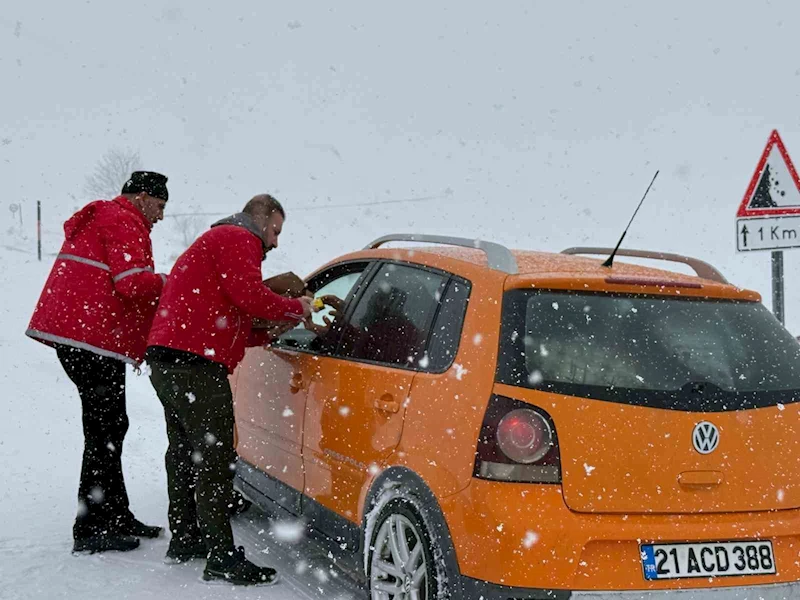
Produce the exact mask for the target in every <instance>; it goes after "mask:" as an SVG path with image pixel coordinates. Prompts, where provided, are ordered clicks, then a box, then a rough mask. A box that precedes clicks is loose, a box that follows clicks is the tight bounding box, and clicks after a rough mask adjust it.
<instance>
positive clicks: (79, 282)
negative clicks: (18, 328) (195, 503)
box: [26, 171, 168, 552]
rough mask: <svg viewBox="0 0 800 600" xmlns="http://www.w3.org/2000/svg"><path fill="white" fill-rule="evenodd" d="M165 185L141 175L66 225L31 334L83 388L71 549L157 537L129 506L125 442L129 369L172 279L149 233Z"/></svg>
mask: <svg viewBox="0 0 800 600" xmlns="http://www.w3.org/2000/svg"><path fill="white" fill-rule="evenodd" d="M166 183H167V178H166V177H165V176H164V175H161V174H159V173H153V172H148V171H137V172H135V173H133V174H132V175H131V178H130V179H129V180H128V181H127V182H126V183H125V184H124V186H123V188H122V193H121V195H120V196H118V197H116V198H114V199H113V200H97V201H95V202H91V203H90V204H88V205H86V206H85V207H83V208H82V209H81V210H79V211H78V212H77V213H75V214H74V215H72V217H70V219H69V220H67V222H66V223H65V224H64V234H65V237H66V239H65V240H64V244H63V245H62V246H61V252H60V253H59V254H58V256H57V257H56V261H55V264H54V265H53V268H52V270H51V271H50V276H49V277H48V279H47V283H46V284H45V286H44V290H43V291H42V294H41V296H40V298H39V302H38V303H37V305H36V309H35V311H34V313H33V317H32V318H31V322H30V325H29V327H28V330H27V332H26V334H27V335H28V336H30V337H31V338H33V339H35V340H37V341H39V342H42V343H44V344H47V345H49V346H52V347H54V348H55V349H56V353H57V355H58V359H59V361H60V362H61V365H62V366H63V367H64V370H65V371H66V373H67V375H68V376H69V378H70V379H71V380H72V381H73V383H74V384H75V385H76V387H77V388H78V394H79V395H80V398H81V407H82V414H83V436H84V449H83V464H82V467H81V478H80V485H79V488H78V504H79V509H78V516H77V517H76V519H75V524H74V526H73V530H72V531H73V538H74V546H73V550H74V551H78V552H80V551H89V552H102V551H105V550H133V549H134V548H136V547H138V546H139V539H138V538H139V537H150V538H154V537H158V535H159V533H160V532H161V531H162V528H161V527H151V526H148V525H144V524H143V523H141V522H140V521H138V520H137V519H135V518H134V516H133V514H132V513H131V511H130V509H129V508H128V494H127V491H126V489H125V480H124V478H123V475H122V443H123V440H124V439H125V433H126V432H127V430H128V416H127V413H126V409H125V363H129V364H132V365H138V364H139V363H140V362H141V361H142V359H143V356H144V351H145V349H146V342H147V333H148V332H149V330H150V324H151V322H152V319H153V315H154V313H155V307H156V303H157V302H158V297H159V295H160V294H161V288H162V287H163V284H164V279H165V277H164V276H163V275H158V274H156V273H155V272H154V268H153V251H152V246H151V243H150V230H151V229H152V227H153V224H155V223H157V222H158V221H160V220H161V219H162V218H163V217H164V205H165V203H166V202H167V197H168V194H167V186H166Z"/></svg>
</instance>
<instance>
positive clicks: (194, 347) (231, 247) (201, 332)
mask: <svg viewBox="0 0 800 600" xmlns="http://www.w3.org/2000/svg"><path fill="white" fill-rule="evenodd" d="M264 256H265V254H264V248H263V242H262V241H261V237H260V236H259V235H258V233H257V228H256V226H255V224H254V223H253V222H252V219H251V218H250V217H249V216H248V215H245V214H238V215H234V217H231V218H229V219H225V220H223V221H220V222H219V223H217V224H215V225H214V226H212V228H211V229H210V230H208V231H207V232H205V233H204V234H203V235H201V236H200V237H199V238H197V240H196V241H195V242H194V243H193V244H192V245H191V246H189V248H188V249H187V250H186V252H184V253H183V254H182V255H181V256H180V258H178V261H177V262H176V263H175V266H174V267H173V268H172V271H171V272H170V274H169V277H168V278H167V283H166V286H165V287H164V293H163V294H162V295H161V300H160V301H159V303H158V310H157V311H156V316H155V319H154V321H153V328H152V329H151V330H150V337H149V338H148V340H147V344H148V346H162V347H166V348H173V349H175V350H183V351H184V352H191V353H192V354H196V355H198V356H202V357H204V358H206V359H208V360H212V361H214V362H218V363H222V364H224V365H225V366H226V367H227V368H228V371H229V372H230V373H233V371H234V369H235V368H236V365H237V364H239V361H241V360H242V357H243V356H244V352H245V349H246V347H247V346H250V345H256V344H257V343H266V342H267V341H268V340H267V339H266V338H265V339H264V340H261V341H259V340H257V339H256V336H253V335H252V323H253V317H260V318H262V319H267V320H270V321H293V322H297V321H300V320H301V319H302V317H303V305H302V303H301V302H300V301H299V300H297V299H290V298H284V297H283V296H279V295H278V294H276V293H274V292H272V291H271V290H270V289H269V288H267V287H266V286H265V285H264V284H263V282H262V279H261V261H262V260H264Z"/></svg>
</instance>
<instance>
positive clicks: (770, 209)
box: [736, 130, 800, 252]
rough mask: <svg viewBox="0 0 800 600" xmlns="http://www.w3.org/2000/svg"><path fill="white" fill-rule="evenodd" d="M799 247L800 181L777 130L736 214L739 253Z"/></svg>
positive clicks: (771, 136)
mask: <svg viewBox="0 0 800 600" xmlns="http://www.w3.org/2000/svg"><path fill="white" fill-rule="evenodd" d="M798 247H800V179H798V176H797V171H796V170H795V168H794V164H792V159H791V158H789V153H788V152H787V151H786V146H784V145H783V140H781V137H780V135H779V134H778V132H777V130H774V131H773V132H772V134H771V135H770V136H769V140H768V141H767V146H766V147H765V148H764V152H763V153H762V154H761V159H760V160H759V161H758V165H757V166H756V171H755V173H754V174H753V178H752V179H751V180H750V185H749V186H748V187H747V192H746V193H745V195H744V198H743V199H742V202H741V204H740V205H739V210H738V212H737V213H736V249H737V250H739V251H740V252H749V251H753V250H783V249H786V248H798Z"/></svg>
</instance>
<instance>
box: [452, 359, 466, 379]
mask: <svg viewBox="0 0 800 600" xmlns="http://www.w3.org/2000/svg"><path fill="white" fill-rule="evenodd" d="M453 368H454V369H455V370H456V379H458V380H459V381H461V378H462V377H464V375H466V374H467V373H469V371H468V370H467V369H465V368H464V367H462V366H461V365H460V364H458V363H453Z"/></svg>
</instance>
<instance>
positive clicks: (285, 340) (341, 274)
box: [273, 263, 369, 352]
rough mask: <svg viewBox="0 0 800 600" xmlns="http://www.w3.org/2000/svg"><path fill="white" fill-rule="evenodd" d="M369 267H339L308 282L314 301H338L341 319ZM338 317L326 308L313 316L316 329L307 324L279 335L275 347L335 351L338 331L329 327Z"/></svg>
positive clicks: (328, 270)
mask: <svg viewBox="0 0 800 600" xmlns="http://www.w3.org/2000/svg"><path fill="white" fill-rule="evenodd" d="M368 266H369V263H349V264H344V265H336V266H335V267H332V268H330V269H327V270H326V271H324V272H322V273H319V274H318V275H316V276H315V277H314V278H313V279H311V280H310V281H309V282H308V289H309V290H311V291H312V292H313V293H314V298H322V297H323V296H333V297H335V298H338V299H339V300H340V301H341V308H342V310H341V312H340V315H339V316H338V318H339V319H341V318H342V316H343V313H344V306H345V305H346V303H347V302H348V301H349V300H350V298H351V297H352V296H353V294H354V292H355V291H356V284H357V283H358V281H359V279H361V277H362V276H363V275H364V272H365V271H366V269H367V267H368ZM336 316H337V315H336V310H335V309H334V307H332V306H330V305H326V306H324V307H323V308H322V309H321V310H320V311H319V312H316V313H314V314H313V315H312V317H311V321H312V325H314V326H316V327H313V328H307V327H306V326H305V324H304V323H299V324H298V325H297V326H296V327H295V328H294V329H290V330H289V331H287V332H286V333H284V334H282V335H280V336H279V337H278V338H277V339H276V340H275V342H273V345H276V346H279V347H280V346H284V347H289V348H297V349H301V350H310V351H318V352H329V351H332V350H333V348H334V347H335V345H336V343H335V338H336V339H338V338H337V336H336V333H337V329H336V328H335V327H329V323H330V322H331V321H333V319H334V317H336Z"/></svg>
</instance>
